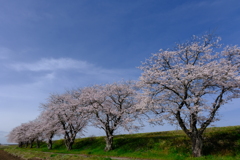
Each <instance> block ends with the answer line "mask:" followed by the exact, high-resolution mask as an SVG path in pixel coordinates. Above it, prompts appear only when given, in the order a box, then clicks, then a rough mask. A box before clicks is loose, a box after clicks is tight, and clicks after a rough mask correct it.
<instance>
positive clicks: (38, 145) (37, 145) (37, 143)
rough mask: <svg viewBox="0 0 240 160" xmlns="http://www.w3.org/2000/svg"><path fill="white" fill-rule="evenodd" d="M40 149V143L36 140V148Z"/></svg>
mask: <svg viewBox="0 0 240 160" xmlns="http://www.w3.org/2000/svg"><path fill="white" fill-rule="evenodd" d="M39 147H40V141H39V140H38V139H37V140H36V148H39Z"/></svg>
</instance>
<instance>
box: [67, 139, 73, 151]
mask: <svg viewBox="0 0 240 160" xmlns="http://www.w3.org/2000/svg"><path fill="white" fill-rule="evenodd" d="M73 143H74V142H72V141H71V140H66V139H65V145H66V147H67V150H71V149H72V145H73Z"/></svg>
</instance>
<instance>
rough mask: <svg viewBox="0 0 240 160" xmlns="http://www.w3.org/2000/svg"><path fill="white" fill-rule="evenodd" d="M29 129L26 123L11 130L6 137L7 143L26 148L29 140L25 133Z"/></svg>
mask: <svg viewBox="0 0 240 160" xmlns="http://www.w3.org/2000/svg"><path fill="white" fill-rule="evenodd" d="M28 129H29V124H28V123H22V124H21V125H20V126H17V127H15V128H13V130H12V131H11V132H10V133H9V134H8V135H7V137H8V138H7V141H8V142H11V143H18V147H21V148H22V147H24V145H25V147H28V144H29V138H28V137H27V136H26V134H25V133H26V132H27V130H28Z"/></svg>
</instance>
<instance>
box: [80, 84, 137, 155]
mask: <svg viewBox="0 0 240 160" xmlns="http://www.w3.org/2000/svg"><path fill="white" fill-rule="evenodd" d="M135 95H136V88H134V84H133V83H132V82H125V83H113V84H107V85H94V86H91V87H86V88H84V89H83V90H82V97H83V98H82V99H83V100H84V102H83V103H84V104H86V110H87V111H88V112H89V113H91V114H92V117H91V123H92V125H93V126H95V127H97V128H100V129H103V130H104V131H105V133H106V139H105V140H106V147H105V151H109V150H112V149H113V135H114V132H115V131H116V130H117V129H119V128H123V129H125V130H128V131H131V130H132V131H136V130H138V129H139V127H140V125H139V124H140V123H139V124H138V125H137V124H135V123H136V121H135V120H136V119H137V115H138V112H136V109H135V106H136V104H137V100H136V98H135Z"/></svg>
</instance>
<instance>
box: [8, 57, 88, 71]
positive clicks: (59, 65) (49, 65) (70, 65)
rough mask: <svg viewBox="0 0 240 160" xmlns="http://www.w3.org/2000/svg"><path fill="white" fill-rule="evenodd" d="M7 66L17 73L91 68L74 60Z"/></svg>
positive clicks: (50, 60)
mask: <svg viewBox="0 0 240 160" xmlns="http://www.w3.org/2000/svg"><path fill="white" fill-rule="evenodd" d="M9 66H10V67H11V68H13V69H15V70H17V71H23V70H29V71H54V70H66V69H86V68H89V67H91V66H92V65H91V64H89V63H87V62H85V61H80V60H74V59H71V58H59V59H54V58H50V59H46V58H44V59H41V60H40V61H37V62H33V63H15V64H10V65H9Z"/></svg>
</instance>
